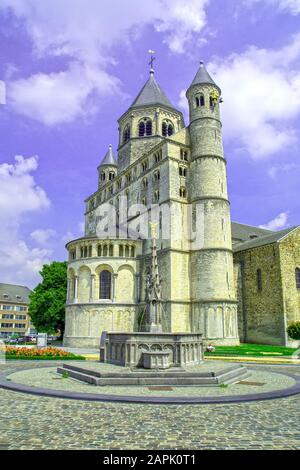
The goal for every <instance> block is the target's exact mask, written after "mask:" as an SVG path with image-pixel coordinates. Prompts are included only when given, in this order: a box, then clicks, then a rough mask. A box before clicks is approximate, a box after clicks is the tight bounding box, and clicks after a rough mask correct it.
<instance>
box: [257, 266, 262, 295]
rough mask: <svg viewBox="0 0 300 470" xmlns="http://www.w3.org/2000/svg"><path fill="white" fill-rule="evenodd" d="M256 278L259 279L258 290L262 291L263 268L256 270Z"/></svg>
mask: <svg viewBox="0 0 300 470" xmlns="http://www.w3.org/2000/svg"><path fill="white" fill-rule="evenodd" d="M256 280H257V291H258V292H261V291H262V276H261V269H258V270H257V271H256Z"/></svg>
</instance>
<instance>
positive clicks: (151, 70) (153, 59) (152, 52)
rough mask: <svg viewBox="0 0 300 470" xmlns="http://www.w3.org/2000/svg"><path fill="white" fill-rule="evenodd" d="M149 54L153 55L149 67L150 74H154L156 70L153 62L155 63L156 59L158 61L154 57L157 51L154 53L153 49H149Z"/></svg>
mask: <svg viewBox="0 0 300 470" xmlns="http://www.w3.org/2000/svg"><path fill="white" fill-rule="evenodd" d="M148 53H149V54H151V58H150V62H149V64H148V65H150V73H151V72H152V73H153V72H154V70H153V62H154V61H155V59H156V57H154V55H153V54H155V51H152V50H151V49H149V51H148Z"/></svg>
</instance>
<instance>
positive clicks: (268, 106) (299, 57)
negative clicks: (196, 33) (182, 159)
mask: <svg viewBox="0 0 300 470" xmlns="http://www.w3.org/2000/svg"><path fill="white" fill-rule="evenodd" d="M208 69H209V71H210V73H211V74H212V75H213V77H214V79H215V81H216V83H218V84H219V85H220V86H221V88H222V92H223V96H224V104H222V119H223V123H224V137H225V139H227V140H228V141H231V142H235V145H236V147H238V146H239V147H240V148H241V149H243V150H246V151H247V152H248V153H249V154H250V155H251V157H253V158H263V157H268V156H270V155H273V154H276V153H277V152H279V151H280V150H282V149H288V148H289V147H291V146H293V145H294V144H296V142H297V132H296V129H295V127H294V125H293V124H294V123H293V120H294V119H295V118H297V117H298V116H299V114H300V34H298V35H295V36H294V37H293V38H292V40H291V41H290V43H289V44H288V45H286V46H284V47H282V48H281V49H259V48H257V47H254V46H251V47H249V48H248V49H247V50H246V51H245V52H244V53H242V54H231V55H230V56H229V57H227V58H226V59H223V58H222V59H216V60H215V61H214V62H213V63H211V64H208Z"/></svg>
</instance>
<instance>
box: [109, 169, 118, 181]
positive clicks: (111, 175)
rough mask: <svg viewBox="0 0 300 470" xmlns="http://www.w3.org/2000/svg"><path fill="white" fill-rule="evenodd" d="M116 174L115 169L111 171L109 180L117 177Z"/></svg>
mask: <svg viewBox="0 0 300 470" xmlns="http://www.w3.org/2000/svg"><path fill="white" fill-rule="evenodd" d="M115 176H116V174H115V172H114V171H110V172H109V176H108V179H109V181H112V180H114V179H115Z"/></svg>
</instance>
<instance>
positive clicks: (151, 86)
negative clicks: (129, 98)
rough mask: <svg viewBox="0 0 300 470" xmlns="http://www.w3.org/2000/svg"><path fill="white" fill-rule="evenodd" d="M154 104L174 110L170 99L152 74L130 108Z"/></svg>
mask: <svg viewBox="0 0 300 470" xmlns="http://www.w3.org/2000/svg"><path fill="white" fill-rule="evenodd" d="M154 104H156V105H163V106H167V107H168V108H174V106H173V105H172V103H171V102H170V100H169V98H167V96H166V95H165V93H164V91H163V90H162V89H161V87H160V86H159V84H158V83H157V81H156V80H155V77H154V73H150V77H149V79H148V80H147V82H146V83H145V85H144V86H143V88H142V89H141V91H140V92H139V94H138V95H137V97H136V98H135V100H134V102H133V103H132V105H131V106H130V108H136V107H140V106H147V105H154ZM174 109H175V108H174Z"/></svg>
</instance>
